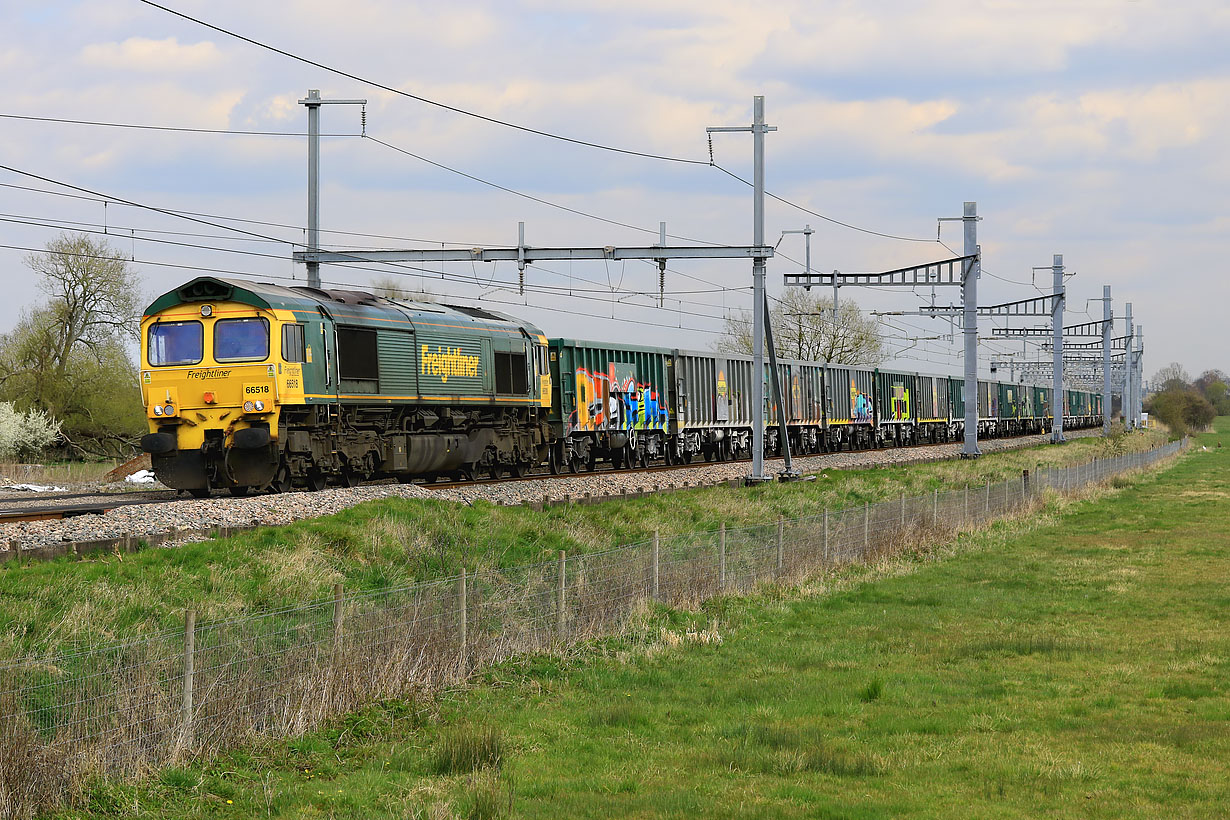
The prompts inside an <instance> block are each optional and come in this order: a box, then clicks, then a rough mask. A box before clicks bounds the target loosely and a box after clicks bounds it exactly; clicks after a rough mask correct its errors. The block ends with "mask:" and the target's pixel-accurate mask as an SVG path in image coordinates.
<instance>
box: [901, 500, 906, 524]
mask: <svg viewBox="0 0 1230 820" xmlns="http://www.w3.org/2000/svg"><path fill="white" fill-rule="evenodd" d="M901 529H905V493H902V494H901Z"/></svg>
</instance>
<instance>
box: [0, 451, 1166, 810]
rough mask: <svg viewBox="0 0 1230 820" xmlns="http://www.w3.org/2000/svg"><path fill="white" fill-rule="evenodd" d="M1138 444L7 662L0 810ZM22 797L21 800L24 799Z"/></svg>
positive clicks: (1026, 490)
mask: <svg viewBox="0 0 1230 820" xmlns="http://www.w3.org/2000/svg"><path fill="white" fill-rule="evenodd" d="M1183 446H1185V442H1173V443H1171V444H1168V445H1165V446H1163V447H1160V448H1157V449H1154V450H1152V451H1149V452H1144V453H1130V454H1125V455H1122V456H1118V457H1115V458H1108V459H1098V460H1095V461H1093V462H1089V463H1086V464H1080V465H1076V466H1072V467H1066V468H1063V467H1059V468H1048V469H1045V470H1043V471H1041V472H1040V473H1038V474H1035V475H1033V476H1029V475H1028V473H1026V474H1024V475H1023V476H1022V477H1021V478H1014V479H1012V480H1008V481H1003V482H1000V483H996V484H991V483H987V484H985V485H983V486H975V487H969V486H966V487H962V488H960V489H953V490H947V491H944V492H940V491H938V490H937V491H934V492H932V493H930V494H926V495H918V496H909V497H907V496H905V495H903V496H901V497H900V498H897V499H890V500H887V501H881V502H878V503H875V504H864V505H863V506H861V507H855V508H847V509H842V510H824V511H823V512H822V513H819V514H816V515H812V516H807V517H802V518H795V519H779V520H778V521H775V522H771V523H768V524H764V525H759V526H751V527H739V528H733V527H730V528H728V527H725V526H722V527H721V528H719V529H718V530H717V531H710V532H692V533H687V534H683V535H678V536H673V537H670V538H657V537H656V536H655V537H654V538H653V539H652V540H650V541H645V542H641V543H635V544H629V545H626V546H621V547H619V548H616V549H612V550H607V551H603V552H592V553H586V554H581V555H575V556H568V555H565V554H564V553H560V554H559V556H558V557H557V558H556V559H555V560H551V561H546V562H543V563H538V564H532V565H527V566H518V567H511V568H491V569H484V570H481V571H478V572H473V573H470V572H467V573H464V574H462V575H459V576H456V577H453V578H445V579H441V580H438V581H432V582H426V583H418V584H414V585H411V586H404V587H397V588H391V589H384V590H380V591H378V592H363V593H346V592H345V591H344V590H342V589H341V587H340V586H339V587H337V588H335V590H334V595H333V597H332V598H330V599H328V600H321V601H314V602H311V603H308V604H305V605H303V606H300V607H295V608H291V609H285V610H280V611H276V612H267V613H263V614H261V615H255V616H250V617H244V618H237V619H233V620H226V621H219V622H212V623H197V621H196V618H195V614H194V613H193V612H191V611H189V612H188V613H186V617H185V623H184V628H183V629H176V630H170V631H164V632H161V633H158V634H156V635H154V636H152V637H146V638H143V639H142V640H139V641H130V642H126V643H114V644H110V645H106V646H101V647H97V648H92V649H88V650H85V651H79V652H62V653H59V654H55V655H52V656H48V657H39V658H24V659H21V660H18V661H14V662H9V663H7V664H5V665H0V749H5V750H8V751H9V753H10V754H9V757H8V759H7V762H0V816H10V815H11V816H19V815H21V814H22V813H23V811H22V810H21V807H22V806H23V805H25V806H27V807H28V806H29V805H30V804H31V801H37V798H36V797H34V796H32V795H34V793H35V792H37V791H38V790H39V789H43V788H45V789H49V790H53V791H54V790H55V789H57V788H63V787H64V782H65V780H64V778H66V777H68V778H71V777H72V776H73V775H74V773H81V772H94V773H102V774H107V775H112V776H124V775H131V774H136V773H140V772H142V771H144V770H148V769H150V768H151V767H157V766H161V765H166V764H168V763H171V762H174V761H175V760H177V759H179V758H181V757H183V756H185V755H188V754H208V753H211V752H214V751H216V750H219V749H222V748H225V747H227V746H230V745H234V744H235V743H237V742H239V741H241V740H243V739H244V738H245V737H250V736H253V735H264V736H287V735H296V734H300V733H303V732H305V731H308V730H310V729H311V728H312V727H314V726H318V725H319V724H320V723H321V721H322V720H324V719H326V718H328V717H330V716H333V715H337V714H340V713H344V712H346V711H350V710H353V709H354V708H356V707H358V706H361V705H363V704H366V703H371V702H373V701H375V700H378V699H381V698H386V697H392V696H408V695H414V694H417V693H425V692H431V691H436V690H438V689H439V688H441V687H443V686H447V685H449V684H450V683H455V682H459V681H461V680H463V679H465V678H466V677H467V676H468V675H469V674H470V673H471V672H472V671H473V670H475V669H476V668H478V667H480V666H486V665H490V664H493V663H498V662H500V661H502V660H504V659H507V658H509V657H510V656H512V655H515V654H522V653H534V652H543V651H551V650H555V649H558V648H560V647H563V646H566V645H568V644H570V643H574V642H577V641H580V640H585V639H588V638H591V637H595V636H599V635H604V634H610V633H612V632H613V631H615V630H617V629H618V628H619V627H620V625H621V624H623V623H626V622H627V619H628V618H629V616H630V615H632V614H633V613H635V612H637V611H638V610H639V609H640V608H642V607H644V606H645V605H646V604H647V603H649V602H657V603H661V604H664V605H667V606H692V605H695V604H697V603H699V602H701V601H703V600H705V599H707V598H710V597H713V596H715V595H721V594H732V593H743V592H748V591H750V590H752V589H753V588H754V587H756V586H757V585H758V584H761V583H763V582H766V581H774V580H777V581H790V580H797V579H800V578H803V577H805V576H807V575H809V574H811V573H814V572H816V571H819V570H825V569H830V568H835V567H839V566H841V565H843V564H849V563H852V562H858V561H873V560H876V559H877V558H880V557H882V556H886V555H891V554H896V553H899V552H901V551H903V550H908V549H911V548H917V547H923V546H927V545H930V544H935V543H938V542H940V541H942V540H944V539H947V538H951V537H952V536H953V535H954V534H956V533H959V532H961V531H963V530H968V529H971V528H975V527H978V526H981V525H983V524H985V523H988V522H990V521H993V520H996V519H999V518H1003V517H1005V516H1008V515H1011V514H1013V513H1016V512H1019V511H1022V510H1024V509H1026V508H1029V507H1030V506H1031V505H1033V504H1034V503H1035V502H1036V501H1037V500H1038V498H1039V496H1040V495H1041V494H1042V493H1044V492H1045V491H1047V490H1056V491H1059V492H1072V491H1075V490H1077V489H1079V488H1081V487H1084V486H1086V485H1088V484H1092V483H1097V482H1101V481H1104V480H1106V479H1108V478H1110V477H1112V476H1114V475H1117V474H1119V473H1123V472H1126V471H1129V470H1135V469H1140V468H1142V467H1145V466H1147V465H1149V464H1152V463H1154V462H1156V461H1158V460H1160V459H1163V458H1166V457H1168V456H1170V455H1173V454H1174V453H1176V452H1177V451H1178V450H1179V449H1181V448H1182V447H1183ZM23 795H24V796H23Z"/></svg>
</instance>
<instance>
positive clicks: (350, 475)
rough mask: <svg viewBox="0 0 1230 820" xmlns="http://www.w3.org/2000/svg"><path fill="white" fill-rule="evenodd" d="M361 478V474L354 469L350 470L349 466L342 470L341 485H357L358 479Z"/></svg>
mask: <svg viewBox="0 0 1230 820" xmlns="http://www.w3.org/2000/svg"><path fill="white" fill-rule="evenodd" d="M361 479H362V476H360V475H359V474H358V473H357V472H355V471H354V470H351V469H350V468H347V469H345V470H342V486H343V487H357V486H359V481H360V480H361Z"/></svg>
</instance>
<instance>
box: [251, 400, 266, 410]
mask: <svg viewBox="0 0 1230 820" xmlns="http://www.w3.org/2000/svg"><path fill="white" fill-rule="evenodd" d="M252 404H253V406H254V407H256V412H258V413H259V412H261V411H262V410H264V409H265V403H264V402H263V401H261V400H260V399H257V400H256V401H254V402H252Z"/></svg>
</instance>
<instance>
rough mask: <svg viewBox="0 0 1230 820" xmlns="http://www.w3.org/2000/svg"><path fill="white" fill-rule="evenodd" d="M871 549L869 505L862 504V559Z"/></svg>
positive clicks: (866, 503)
mask: <svg viewBox="0 0 1230 820" xmlns="http://www.w3.org/2000/svg"><path fill="white" fill-rule="evenodd" d="M870 549H871V505H870V503H868V502H866V501H864V502H863V557H864V558H866V557H867V553H868V551H870Z"/></svg>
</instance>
